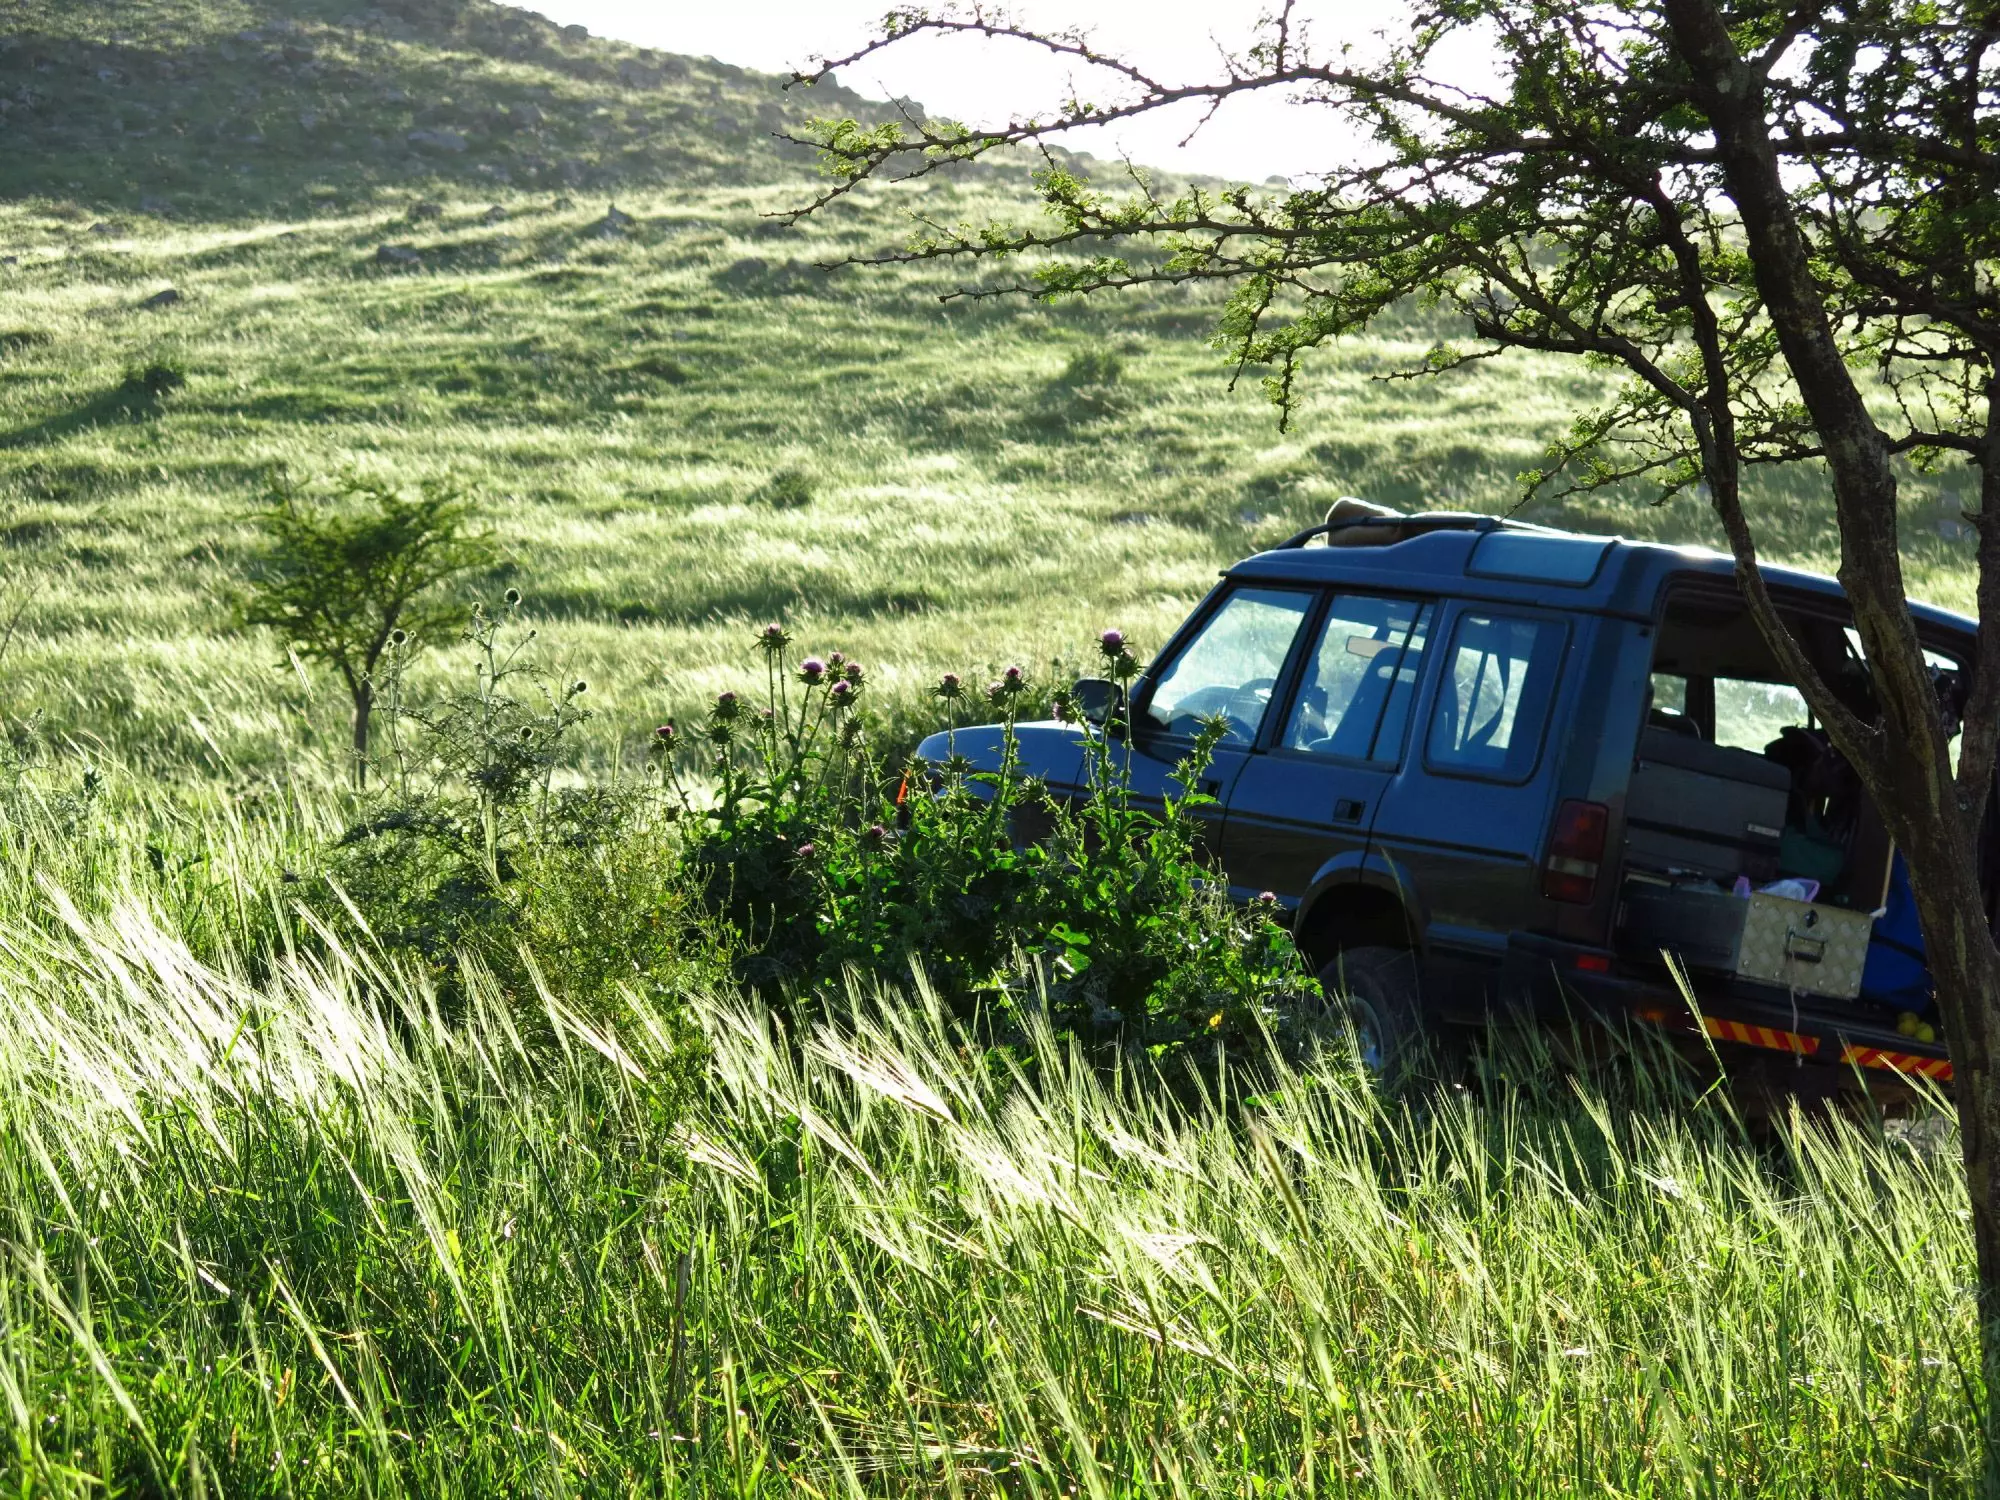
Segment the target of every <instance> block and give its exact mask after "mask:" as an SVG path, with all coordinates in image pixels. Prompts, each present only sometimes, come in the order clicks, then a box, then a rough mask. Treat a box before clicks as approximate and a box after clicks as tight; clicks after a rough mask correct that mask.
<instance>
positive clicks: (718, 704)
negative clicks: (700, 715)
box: [713, 693, 743, 724]
mask: <svg viewBox="0 0 2000 1500" xmlns="http://www.w3.org/2000/svg"><path fill="white" fill-rule="evenodd" d="M742 708H743V705H742V704H741V703H739V702H738V701H737V698H736V695H735V694H734V693H717V694H716V695H715V708H714V710H713V713H714V716H715V719H716V721H717V722H718V723H723V724H727V723H728V722H729V721H730V720H731V719H734V718H735V717H736V716H737V714H739V713H740V712H742Z"/></svg>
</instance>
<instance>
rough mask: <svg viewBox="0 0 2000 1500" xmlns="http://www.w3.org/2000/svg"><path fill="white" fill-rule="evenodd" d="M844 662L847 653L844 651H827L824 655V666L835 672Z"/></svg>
mask: <svg viewBox="0 0 2000 1500" xmlns="http://www.w3.org/2000/svg"><path fill="white" fill-rule="evenodd" d="M846 660H847V653H846V652H844V651H829V652H827V654H826V664H827V665H828V666H829V667H832V668H833V669H834V670H835V671H839V670H840V668H841V666H842V664H843V663H845V662H846Z"/></svg>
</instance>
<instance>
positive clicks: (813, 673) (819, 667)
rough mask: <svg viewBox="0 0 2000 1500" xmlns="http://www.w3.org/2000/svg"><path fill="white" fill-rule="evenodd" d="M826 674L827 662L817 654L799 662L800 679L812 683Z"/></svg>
mask: <svg viewBox="0 0 2000 1500" xmlns="http://www.w3.org/2000/svg"><path fill="white" fill-rule="evenodd" d="M824 676H826V663H825V662H823V661H821V660H820V659H819V658H818V657H817V656H808V657H807V658H806V659H805V660H804V661H802V662H800V663H799V681H801V682H803V683H806V684H808V685H810V684H812V683H816V682H818V681H819V680H820V678H822V677H824Z"/></svg>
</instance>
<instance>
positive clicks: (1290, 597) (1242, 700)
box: [1145, 588, 1313, 745]
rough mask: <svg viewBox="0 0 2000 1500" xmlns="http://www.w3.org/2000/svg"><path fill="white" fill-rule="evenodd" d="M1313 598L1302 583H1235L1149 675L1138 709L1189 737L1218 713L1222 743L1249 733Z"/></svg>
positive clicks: (1243, 739)
mask: <svg viewBox="0 0 2000 1500" xmlns="http://www.w3.org/2000/svg"><path fill="white" fill-rule="evenodd" d="M1312 603H1313V596H1312V595H1311V594H1310V593H1307V592H1306V591H1305V590H1303V589H1264V588H1246V589H1238V590H1237V591H1236V592H1235V593H1233V594H1231V595H1230V596H1229V597H1228V598H1227V599H1225V600H1223V601H1222V607H1221V608H1220V609H1218V610H1216V612H1215V613H1214V614H1212V615H1210V616H1209V618H1208V623H1207V624H1205V625H1203V626H1202V627H1201V631H1200V633H1199V634H1197V635H1196V636H1195V638H1194V639H1193V640H1191V641H1189V642H1188V643H1187V645H1186V646H1185V647H1184V648H1183V649H1182V650H1181V653H1180V654H1179V655H1178V656H1176V657H1175V658H1174V659H1173V661H1172V663H1171V664H1169V666H1168V667H1167V669H1166V670H1165V671H1164V672H1162V673H1161V674H1160V676H1159V677H1158V679H1157V680H1156V681H1155V683H1154V686H1153V691H1152V695H1151V697H1149V698H1148V699H1147V700H1146V709H1145V713H1146V717H1147V718H1148V719H1150V720H1151V721H1152V724H1153V727H1154V728H1155V729H1158V730H1162V731H1164V732H1165V733H1167V734H1184V735H1189V736H1192V735H1194V734H1197V733H1199V732H1200V730H1201V726H1202V722H1203V721H1204V720H1206V719H1210V718H1213V717H1214V716H1215V715H1217V714H1220V715H1222V717H1223V718H1224V719H1226V720H1227V721H1228V723H1229V731H1228V733H1227V734H1226V735H1224V736H1223V738H1224V740H1225V741H1228V742H1234V743H1237V744H1245V745H1247V744H1249V743H1250V742H1251V741H1252V740H1254V739H1256V738H1257V729H1258V726H1259V725H1261V724H1262V723H1263V722H1264V714H1265V712H1266V710H1268V709H1269V708H1270V706H1271V692H1272V689H1274V688H1275V687H1276V686H1277V685H1278V678H1279V677H1280V676H1281V675H1282V674H1283V672H1284V670H1285V659H1286V658H1287V657H1288V656H1290V655H1291V651H1292V641H1293V640H1294V639H1295V638H1296V637H1297V636H1298V633H1299V626H1300V624H1301V623H1302V622H1303V621H1304V620H1305V617H1306V614H1307V612H1308V611H1309V610H1310V609H1311V608H1312Z"/></svg>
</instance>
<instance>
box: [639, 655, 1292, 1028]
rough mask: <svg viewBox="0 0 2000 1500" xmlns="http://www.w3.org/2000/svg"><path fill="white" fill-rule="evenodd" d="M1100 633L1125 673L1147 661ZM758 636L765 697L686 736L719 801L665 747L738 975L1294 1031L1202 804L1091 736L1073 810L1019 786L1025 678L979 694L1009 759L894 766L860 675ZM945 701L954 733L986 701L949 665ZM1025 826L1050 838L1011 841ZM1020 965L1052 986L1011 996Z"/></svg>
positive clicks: (707, 898) (1060, 1022)
mask: <svg viewBox="0 0 2000 1500" xmlns="http://www.w3.org/2000/svg"><path fill="white" fill-rule="evenodd" d="M1106 639H1107V643H1108V642H1110V641H1112V640H1114V639H1115V640H1117V643H1118V644H1117V652H1116V654H1117V657H1118V660H1117V661H1116V662H1115V663H1114V669H1117V668H1119V667H1122V668H1125V669H1127V670H1128V671H1129V669H1130V668H1133V667H1136V665H1137V664H1136V662H1135V661H1134V660H1133V659H1132V658H1131V656H1130V654H1129V652H1127V651H1126V649H1125V647H1124V646H1123V642H1122V638H1119V637H1115V635H1112V636H1107V638H1106ZM760 645H761V647H762V649H763V651H764V653H765V658H766V664H767V676H766V690H767V691H766V701H765V703H764V704H763V705H762V706H761V707H759V708H757V709H754V710H753V709H752V707H751V706H750V705H749V704H748V703H747V702H745V701H744V700H743V699H742V698H741V697H739V696H738V695H736V694H733V693H726V694H723V695H722V696H721V698H719V699H718V700H717V702H716V704H715V705H714V706H713V707H712V708H711V709H710V711H709V714H708V717H707V721H706V722H705V724H704V725H703V726H702V727H701V729H700V731H699V733H698V734H697V735H695V736H692V737H691V738H693V739H694V740H695V741H697V746H698V753H699V754H700V755H701V757H702V758H703V759H704V760H705V761H706V762H707V766H706V769H708V770H709V771H710V772H711V773H712V774H713V776H714V781H715V792H714V795H713V797H712V798H711V799H710V800H709V801H708V803H707V805H705V806H703V805H698V803H697V800H696V798H695V796H694V795H693V792H692V789H691V788H690V786H689V785H688V783H687V782H686V781H685V780H684V779H683V776H682V774H681V767H680V765H679V764H678V763H679V762H680V761H681V760H682V759H684V758H685V757H686V755H687V753H688V752H686V751H684V750H682V749H681V748H680V742H681V740H682V739H683V736H682V735H681V734H680V733H679V731H678V730H676V729H674V727H673V726H662V728H661V730H660V731H659V732H658V736H657V739H658V743H659V745H660V750H661V758H662V775H663V779H664V781H665V782H666V784H667V786H668V788H669V789H670V790H671V791H672V792H673V793H674V795H675V796H676V798H677V799H678V800H679V802H680V803H681V805H682V806H683V807H684V808H685V809H686V821H687V824H688V828H689V832H688V835H687V838H688V842H689V845H690V853H689V862H690V869H691V871H692V872H693V874H694V877H695V889H696V891H697V894H698V896H699V899H700V900H701V901H702V902H703V904H704V905H705V906H706V907H707V908H708V909H709V910H711V911H713V912H715V913H717V914H719V915H721V916H723V917H725V918H726V919H727V920H728V922H729V923H730V924H731V926H732V927H733V928H734V929H735V930H736V932H737V933H738V935H739V938H740V942H741V945H742V946H741V949H740V952H739V955H738V964H739V974H740V977H742V978H743V979H745V980H746V981H748V982H750V983H752V984H753V985H756V986H757V987H759V988H760V989H763V990H764V991H765V992H766V993H767V994H769V995H772V996H778V995H790V996H791V997H793V998H794V999H795V1000H796V999H800V998H804V999H806V1000H807V1001H808V1002H810V998H811V997H812V996H813V995H814V994H815V993H824V992H826V991H828V990H830V989H831V990H837V989H838V988H839V987H840V986H841V985H842V984H843V983H844V981H845V976H846V974H847V973H848V972H849V971H850V970H862V971H869V972H873V973H876V974H878V975H881V976H883V977H886V978H888V979H889V980H891V981H898V980H901V979H906V978H907V977H908V974H909V972H910V966H911V964H912V962H913V961H916V960H921V962H922V965H923V967H924V969H925V970H926V972H927V974H928V975H929V977H930V979H931V980H932V982H933V983H935V984H936V985H937V986H938V988H939V989H940V991H941V992H942V993H943V994H944V995H945V996H946V997H947V998H949V999H950V1000H952V1001H953V1002H954V1003H955V1004H956V1005H958V1006H959V1007H960V1008H961V1009H962V1010H969V1009H971V1008H974V1007H978V1008H982V1009H985V1010H987V1011H989V1012H991V1013H993V1014H995V1015H997V1016H999V1017H1001V1018H1002V1019H1005V1018H1007V1017H1009V1016H1010V1015H1011V1016H1014V1017H1015V1018H1016V1019H1025V1018H1024V1017H1021V1016H1020V1015H1019V1012H1020V1011H1021V1010H1022V1009H1023V1008H1024V1007H1039V1006H1042V1005H1046V1006H1047V1007H1048V1009H1049V1011H1050V1013H1051V1019H1052V1020H1053V1021H1054V1022H1055V1023H1056V1024H1057V1026H1058V1027H1059V1028H1060V1029H1063V1030H1065V1031H1068V1032H1071V1033H1074V1034H1078V1035H1083V1036H1086V1037H1092V1038H1098V1039H1105V1040H1116V1041H1120V1042H1124V1043H1130V1044H1141V1045H1145V1046H1149V1047H1155V1048H1157V1047H1162V1046H1176V1045H1180V1044H1184V1043H1187V1042H1190V1041H1192V1040H1195V1039H1197V1038H1203V1037H1216V1036H1226V1037H1240V1036H1244V1035H1247V1034H1249V1033H1251V1032H1254V1031H1257V1030H1259V1029H1264V1028H1269V1027H1271V1026H1273V1025H1282V1023H1283V1022H1284V1021H1285V1019H1286V1016H1287V1015H1288V1013H1289V1012H1290V1010H1291V1009H1292V1007H1293V1005H1294V1003H1295V1002H1298V1001H1311V1000H1312V999H1313V998H1314V997H1315V996H1316V993H1317V991H1316V987H1315V986H1314V984H1313V982H1312V981H1311V979H1310V978H1309V977H1308V976H1307V974H1306V972H1305V969H1304V966H1303V963H1302V961H1301V960H1300V959H1299V957H1298V955H1297V953H1296V951H1295V950H1293V948H1292V947H1291V944H1290V941H1289V939H1288V938H1286V937H1285V935H1284V933H1283V930H1282V929H1281V928H1280V927H1279V926H1278V924H1277V922H1276V921H1275V920H1274V919H1275V917H1276V914H1277V913H1276V908H1275V907H1274V906H1260V907H1257V908H1253V909H1251V910H1250V911H1248V912H1242V911H1238V910H1237V909H1235V908H1233V907H1232V906H1231V905H1230V904H1229V902H1228V901H1227V899H1226V897H1225V896H1224V895H1223V894H1222V892H1223V890H1224V887H1223V885H1222V883H1221V882H1220V881H1219V880H1216V879H1214V878H1212V876H1213V872H1212V871H1211V869H1210V868H1209V866H1208V865H1207V864H1206V863H1205V861H1204V860H1203V858H1202V857H1201V855H1200V853H1199V851H1198V846H1197V841H1196V836H1195V823H1194V820H1193V816H1192V812H1193V810H1194V809H1195V808H1197V807H1198V806H1200V805H1201V803H1202V802H1203V801H1204V800H1205V799H1203V798H1201V797H1200V796H1198V795H1188V796H1183V797H1179V798H1170V799H1169V800H1168V801H1167V803H1166V804H1165V806H1164V808H1163V809H1162V810H1160V811H1158V812H1154V811H1152V810H1149V809H1147V808H1144V807H1141V806H1140V805H1139V804H1137V803H1136V802H1135V800H1134V799H1133V797H1132V794H1131V788H1130V781H1129V775H1128V773H1127V763H1126V761H1125V759H1124V758H1123V757H1122V756H1120V755H1118V754H1117V753H1116V749H1115V745H1114V743H1113V742H1112V741H1111V740H1110V739H1108V738H1107V737H1106V736H1105V735H1104V734H1103V733H1101V732H1100V731H1097V730H1094V729H1090V728H1088V727H1083V728H1080V730H1079V733H1080V734H1081V735H1082V736H1083V737H1084V743H1085V746H1086V751H1087V756H1086V759H1087V764H1088V767H1089V774H1088V783H1089V784H1088V786H1087V787H1086V789H1085V795H1084V796H1083V798H1082V799H1081V800H1080V801H1078V802H1075V803H1072V802H1070V801H1068V800H1065V799H1062V798H1058V797H1055V796H1052V795H1051V794H1050V793H1049V791H1048V789H1047V788H1045V787H1043V786H1041V785H1040V784H1039V783H1037V782H1035V781H1033V780H1032V779H1030V778H1028V777H1027V776H1025V775H1024V774H1022V772H1021V770H1020V768H1019V762H1018V754H1017V741H1016V738H1015V732H1014V723H1015V719H1016V716H1017V714H1018V712H1019V711H1020V710H1021V709H1022V708H1023V707H1025V706H1026V705H1027V704H1028V703H1029V702H1030V701H1032V700H1033V697H1034V694H1033V693H1032V691H1031V687H1030V684H1029V681H1028V679H1027V677H1026V675H1025V674H1024V673H1022V672H1021V671H1020V670H1019V669H1017V668H1016V669H1009V670H1008V671H1007V672H1006V673H1005V674H1004V675H1003V676H1002V677H1001V678H1000V679H999V680H997V681H995V682H994V683H992V684H990V685H989V686H988V687H987V689H986V691H985V694H984V697H983V701H984V703H985V704H986V706H987V707H988V708H989V709H990V710H991V711H992V712H993V713H994V714H995V715H996V716H997V717H998V718H999V720H1000V734H1001V744H1002V753H1001V764H1000V765H999V767H998V769H996V770H991V771H981V770H975V769H974V768H973V767H972V766H971V765H970V763H968V762H966V761H964V760H962V759H959V758H957V757H954V758H952V759H951V760H949V761H948V762H947V763H946V764H945V765H944V766H943V767H942V768H939V769H938V770H936V771H935V772H933V771H931V770H929V769H927V768H925V767H922V766H914V765H913V766H911V767H909V768H908V769H907V770H906V771H905V772H904V773H903V774H902V775H901V776H892V775H888V774H886V768H885V767H884V766H883V765H882V764H881V762H880V761H879V760H877V759H876V758H875V757H874V756H873V755H872V754H871V753H870V751H869V748H868V744H867V740H866V736H865V735H864V734H863V733H862V731H861V728H860V719H859V711H858V700H859V697H860V694H861V691H862V688H863V685H864V683H865V680H866V679H865V673H863V672H862V671H861V669H860V668H859V667H858V666H857V665H856V664H854V663H851V662H847V661H845V660H843V659H842V658H841V657H840V655H839V654H838V653H833V654H831V655H829V656H827V657H825V658H820V657H806V658H804V659H802V660H798V661H794V660H793V658H792V656H791V654H790V651H789V645H790V638H789V636H788V635H787V634H786V632H784V631H783V630H782V629H781V628H780V627H778V626H776V625H773V626H770V627H768V628H767V629H766V630H765V632H764V634H763V636H762V637H761V639H760ZM1106 654H1107V655H1111V654H1113V653H1112V651H1111V648H1110V646H1109V645H1108V644H1107V647H1106ZM937 692H938V697H939V699H940V700H941V702H942V703H943V704H944V706H945V707H946V708H947V710H948V711H949V712H950V713H951V715H952V718H953V719H954V720H955V719H956V718H957V717H958V715H959V714H960V712H962V711H963V710H964V709H965V708H966V707H967V706H968V704H969V703H970V702H971V701H973V699H974V697H975V695H973V694H972V693H970V692H969V691H968V690H967V688H966V686H965V684H964V683H963V682H962V681H961V680H960V679H958V678H957V677H955V676H949V675H948V676H946V677H945V678H944V679H942V681H941V682H940V683H939V686H938V690H937ZM1220 732H1221V729H1220V726H1216V727H1214V728H1212V729H1211V730H1210V732H1209V733H1208V734H1206V735H1204V736H1203V737H1202V738H1201V739H1200V740H1198V742H1197V744H1196V747H1195V751H1194V754H1193V755H1192V756H1191V757H1190V761H1189V763H1188V764H1186V765H1184V766H1183V767H1182V768H1181V769H1180V772H1179V779H1180V781H1181V784H1182V785H1183V786H1189V787H1192V786H1196V785H1198V784H1199V781H1200V776H1201V773H1202V770H1203V768H1204V767H1205V766H1206V764H1207V761H1208V757H1209V756H1210V754H1211V753H1212V751H1213V749H1214V745H1215V743H1216V739H1217V736H1218V735H1219V734H1220ZM1030 824H1033V825H1038V826H1040V827H1041V828H1043V829H1045V830H1046V831H1045V833H1044V836H1042V837H1040V838H1037V839H1035V840H1033V841H1032V842H1028V841H1021V842H1017V833H1020V832H1022V831H1024V830H1025V829H1026V827H1027V826H1028V825H1030ZM1024 966H1030V967H1034V968H1037V969H1038V970H1039V972H1040V980H1039V982H1038V983H1036V984H1033V985H1025V984H1023V983H1022V982H1021V980H1020V977H1019V976H1020V975H1021V973H1022V972H1023V969H1024Z"/></svg>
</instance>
